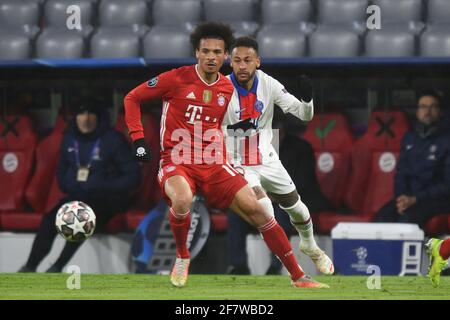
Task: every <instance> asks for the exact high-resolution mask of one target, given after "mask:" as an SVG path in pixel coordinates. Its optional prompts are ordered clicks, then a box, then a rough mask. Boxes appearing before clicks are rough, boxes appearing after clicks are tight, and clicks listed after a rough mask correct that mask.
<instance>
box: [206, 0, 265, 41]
mask: <svg viewBox="0 0 450 320" xmlns="http://www.w3.org/2000/svg"><path fill="white" fill-rule="evenodd" d="M203 8H204V13H205V20H207V21H221V22H224V23H227V24H229V25H230V26H231V27H232V28H233V29H234V31H235V36H238V37H239V36H243V35H255V34H256V31H257V29H258V28H259V24H258V23H257V22H256V19H257V15H256V12H258V10H257V2H256V1H254V0H205V1H204V3H203ZM230 8H232V10H230Z"/></svg>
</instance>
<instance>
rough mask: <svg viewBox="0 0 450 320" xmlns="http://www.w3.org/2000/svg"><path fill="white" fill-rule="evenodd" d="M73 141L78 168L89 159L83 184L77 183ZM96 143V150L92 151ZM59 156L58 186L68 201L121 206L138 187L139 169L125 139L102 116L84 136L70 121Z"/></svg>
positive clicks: (104, 115) (102, 115)
mask: <svg viewBox="0 0 450 320" xmlns="http://www.w3.org/2000/svg"><path fill="white" fill-rule="evenodd" d="M76 141H78V146H79V152H78V154H79V162H80V164H81V165H82V166H84V165H87V164H88V163H89V160H90V159H91V157H92V161H91V167H90V169H89V176H88V179H87V181H86V182H79V181H77V172H78V164H77V160H76V159H77V157H76V154H77V152H76ZM97 141H98V148H96V149H97V150H94V151H93V149H94V146H95V144H96V142H97ZM60 152H61V156H60V160H59V164H58V169H57V173H56V174H57V178H58V183H59V187H60V188H61V190H62V191H63V192H65V193H66V194H68V195H69V196H70V197H71V198H75V199H77V200H80V201H86V202H89V201H117V202H122V203H123V202H124V201H127V200H128V196H129V195H130V193H131V191H133V189H134V188H136V187H137V186H138V185H139V182H140V169H139V165H138V163H137V162H136V161H135V160H134V158H133V157H132V153H131V149H130V146H129V144H128V142H127V141H126V139H125V137H124V136H123V135H122V134H121V133H120V132H118V131H116V130H114V129H113V128H112V127H110V126H109V124H108V117H107V114H106V113H102V114H100V115H99V117H98V125H97V128H96V129H95V130H94V131H93V132H91V133H89V134H87V135H86V134H82V133H81V132H80V131H79V130H78V127H77V125H76V119H75V118H74V119H73V120H72V122H71V123H70V124H69V127H68V129H67V131H66V132H65V134H64V137H63V139H62V142H61V150H60Z"/></svg>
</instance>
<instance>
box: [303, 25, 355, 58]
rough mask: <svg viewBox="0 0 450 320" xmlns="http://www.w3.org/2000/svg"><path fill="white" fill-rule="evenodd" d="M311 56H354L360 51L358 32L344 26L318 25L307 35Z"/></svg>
mask: <svg viewBox="0 0 450 320" xmlns="http://www.w3.org/2000/svg"><path fill="white" fill-rule="evenodd" d="M309 49H310V56H312V57H355V56H359V54H360V52H361V40H360V37H359V36H358V34H357V33H356V32H355V31H353V30H351V29H350V28H345V27H333V26H319V27H318V28H317V29H316V30H315V31H314V32H313V33H312V34H311V35H310V36H309Z"/></svg>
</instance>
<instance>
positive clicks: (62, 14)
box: [44, 0, 96, 37]
mask: <svg viewBox="0 0 450 320" xmlns="http://www.w3.org/2000/svg"><path fill="white" fill-rule="evenodd" d="M95 5H96V1H95V0H49V1H47V2H46V3H45V6H44V25H45V28H48V27H57V28H61V27H64V28H66V27H67V21H68V20H67V19H68V17H69V16H70V15H69V14H68V13H67V9H68V8H69V7H70V6H78V7H79V8H80V18H81V19H80V28H81V29H80V31H82V32H83V35H84V36H85V37H87V36H89V34H90V33H91V32H92V31H93V27H92V25H93V23H94V19H95V14H96V12H95ZM71 13H72V11H71ZM74 30H77V29H74Z"/></svg>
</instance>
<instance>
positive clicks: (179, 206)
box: [171, 195, 192, 214]
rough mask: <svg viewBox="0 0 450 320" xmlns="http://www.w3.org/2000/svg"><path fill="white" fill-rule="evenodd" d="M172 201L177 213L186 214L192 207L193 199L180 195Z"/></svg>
mask: <svg viewBox="0 0 450 320" xmlns="http://www.w3.org/2000/svg"><path fill="white" fill-rule="evenodd" d="M171 200H172V208H173V210H174V211H175V212H176V213H180V214H183V213H186V212H188V211H189V209H190V208H191V206H192V197H191V196H189V195H179V196H177V197H175V199H171Z"/></svg>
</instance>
